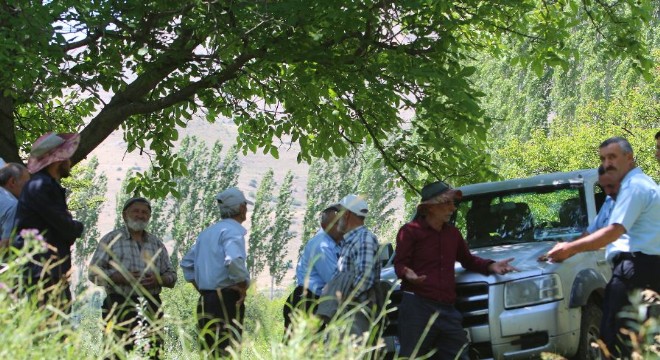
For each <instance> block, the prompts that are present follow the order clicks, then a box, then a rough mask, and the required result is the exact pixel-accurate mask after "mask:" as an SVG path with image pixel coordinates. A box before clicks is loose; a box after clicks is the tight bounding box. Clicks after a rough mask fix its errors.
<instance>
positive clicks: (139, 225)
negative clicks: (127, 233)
mask: <svg viewBox="0 0 660 360" xmlns="http://www.w3.org/2000/svg"><path fill="white" fill-rule="evenodd" d="M147 225H149V220H147V221H138V220H132V219H126V226H127V227H128V228H129V229H131V230H133V231H143V230H144V229H146V228H147Z"/></svg>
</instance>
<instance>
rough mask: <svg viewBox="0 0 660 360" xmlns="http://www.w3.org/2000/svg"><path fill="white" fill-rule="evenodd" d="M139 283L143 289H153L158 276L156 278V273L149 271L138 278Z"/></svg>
mask: <svg viewBox="0 0 660 360" xmlns="http://www.w3.org/2000/svg"><path fill="white" fill-rule="evenodd" d="M140 285H142V286H144V288H145V289H153V288H155V287H157V286H158V285H159V284H158V278H156V275H154V273H152V272H151V271H149V272H147V273H146V274H144V276H143V277H142V279H140Z"/></svg>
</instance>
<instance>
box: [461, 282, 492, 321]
mask: <svg viewBox="0 0 660 360" xmlns="http://www.w3.org/2000/svg"><path fill="white" fill-rule="evenodd" d="M456 295H457V298H456V309H457V310H458V311H460V312H461V314H463V327H464V328H468V327H472V326H478V325H488V283H469V284H457V286H456Z"/></svg>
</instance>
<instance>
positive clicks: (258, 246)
mask: <svg viewBox="0 0 660 360" xmlns="http://www.w3.org/2000/svg"><path fill="white" fill-rule="evenodd" d="M273 176H274V172H273V169H272V168H270V169H268V170H267V171H266V173H265V174H264V177H263V179H261V183H260V184H259V188H258V189H257V196H256V198H255V200H254V209H253V210H252V215H251V216H250V237H249V240H248V244H249V245H248V254H247V259H246V264H247V268H248V271H249V272H250V277H252V278H256V277H257V276H258V275H259V274H260V273H261V272H262V271H263V270H264V268H265V265H266V261H267V259H268V253H269V248H270V244H269V240H270V238H271V236H272V232H273V218H272V216H273V205H272V204H271V202H272V200H273V188H274V187H275V181H274V180H273Z"/></svg>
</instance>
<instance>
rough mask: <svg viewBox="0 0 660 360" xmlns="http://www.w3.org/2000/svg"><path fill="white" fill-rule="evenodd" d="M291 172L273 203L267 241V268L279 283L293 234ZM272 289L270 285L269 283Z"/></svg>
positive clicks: (285, 268) (283, 273)
mask: <svg viewBox="0 0 660 360" xmlns="http://www.w3.org/2000/svg"><path fill="white" fill-rule="evenodd" d="M292 183H293V172H291V170H289V171H288V172H287V173H286V176H284V180H283V181H282V185H281V186H280V192H279V194H278V196H277V204H276V205H275V222H274V225H273V230H272V235H271V239H270V241H269V242H268V247H269V248H268V256H267V258H268V268H269V271H270V276H271V279H272V280H273V282H274V283H276V284H279V283H280V282H282V278H284V275H285V274H286V271H287V261H285V260H284V258H285V257H286V255H287V252H288V251H287V245H288V243H289V241H291V239H293V237H294V236H295V233H293V232H291V223H292V219H293V213H292V209H293V196H292ZM271 289H272V285H271Z"/></svg>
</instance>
